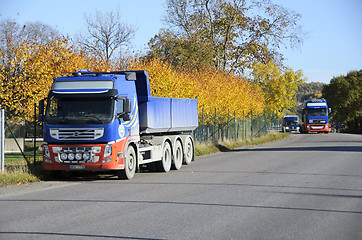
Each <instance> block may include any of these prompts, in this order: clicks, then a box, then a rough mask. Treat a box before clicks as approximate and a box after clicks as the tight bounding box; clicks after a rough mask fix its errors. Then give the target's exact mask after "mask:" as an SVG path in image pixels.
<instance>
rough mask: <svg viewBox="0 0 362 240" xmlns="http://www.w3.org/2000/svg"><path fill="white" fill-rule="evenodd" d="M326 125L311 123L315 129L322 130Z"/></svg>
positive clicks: (311, 126)
mask: <svg viewBox="0 0 362 240" xmlns="http://www.w3.org/2000/svg"><path fill="white" fill-rule="evenodd" d="M324 127H325V125H310V128H311V129H313V130H321V129H324Z"/></svg>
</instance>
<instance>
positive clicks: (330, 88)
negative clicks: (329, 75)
mask: <svg viewBox="0 0 362 240" xmlns="http://www.w3.org/2000/svg"><path fill="white" fill-rule="evenodd" d="M322 94H323V97H324V98H326V99H327V101H328V105H329V107H331V108H332V113H333V117H334V119H336V120H338V121H340V122H344V121H349V122H350V121H356V120H357V119H358V118H359V117H360V115H361V111H362V70H360V71H353V72H349V73H348V74H347V76H340V77H334V78H333V79H332V80H331V82H330V84H328V85H326V86H325V87H324V88H323V91H322ZM360 124H361V123H360ZM360 127H361V126H360Z"/></svg>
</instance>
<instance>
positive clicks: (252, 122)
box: [195, 110, 281, 143]
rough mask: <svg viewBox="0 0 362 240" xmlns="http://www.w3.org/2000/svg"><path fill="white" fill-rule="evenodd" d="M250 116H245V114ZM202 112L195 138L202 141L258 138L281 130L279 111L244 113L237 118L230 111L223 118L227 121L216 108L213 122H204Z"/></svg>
mask: <svg viewBox="0 0 362 240" xmlns="http://www.w3.org/2000/svg"><path fill="white" fill-rule="evenodd" d="M246 115H247V116H248V117H245V116H246ZM203 119H204V118H203V115H202V113H201V116H200V121H199V126H198V128H197V129H196V130H195V140H196V141H198V142H200V143H202V142H218V141H223V140H233V141H240V140H246V139H251V140H253V138H258V137H261V136H264V135H266V134H268V132H270V131H280V130H281V128H280V119H278V113H277V112H276V113H275V114H271V115H267V114H266V113H265V111H264V112H263V113H262V114H258V115H253V112H250V113H248V114H245V113H243V118H242V119H240V118H236V117H235V113H234V114H233V115H231V114H230V112H229V113H228V114H227V116H226V117H225V116H223V117H222V119H226V121H225V122H220V121H218V120H217V119H221V118H220V117H219V116H218V114H217V112H216V110H215V116H214V121H213V122H212V123H204V122H203Z"/></svg>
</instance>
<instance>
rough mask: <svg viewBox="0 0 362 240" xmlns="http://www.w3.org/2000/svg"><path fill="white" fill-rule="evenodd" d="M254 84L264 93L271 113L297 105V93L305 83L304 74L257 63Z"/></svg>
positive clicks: (254, 71) (254, 67)
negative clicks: (299, 87)
mask: <svg viewBox="0 0 362 240" xmlns="http://www.w3.org/2000/svg"><path fill="white" fill-rule="evenodd" d="M253 76H254V83H256V84H258V85H259V86H261V87H262V89H263V91H264V98H265V106H266V110H267V111H268V112H269V113H274V112H277V111H280V110H281V111H282V110H285V109H286V108H291V107H293V106H294V105H295V101H296V97H295V95H296V91H297V88H298V86H299V85H300V84H301V83H303V81H304V79H303V78H302V77H303V73H302V72H301V71H296V72H294V71H293V70H292V69H290V68H285V69H283V70H282V69H280V68H279V67H278V66H277V65H275V64H273V63H271V62H269V63H268V64H262V63H256V64H255V65H254V66H253Z"/></svg>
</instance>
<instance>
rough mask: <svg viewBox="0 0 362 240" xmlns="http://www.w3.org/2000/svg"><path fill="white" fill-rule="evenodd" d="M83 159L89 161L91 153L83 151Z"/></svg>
mask: <svg viewBox="0 0 362 240" xmlns="http://www.w3.org/2000/svg"><path fill="white" fill-rule="evenodd" d="M83 159H84V160H85V161H87V160H88V159H89V153H83Z"/></svg>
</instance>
